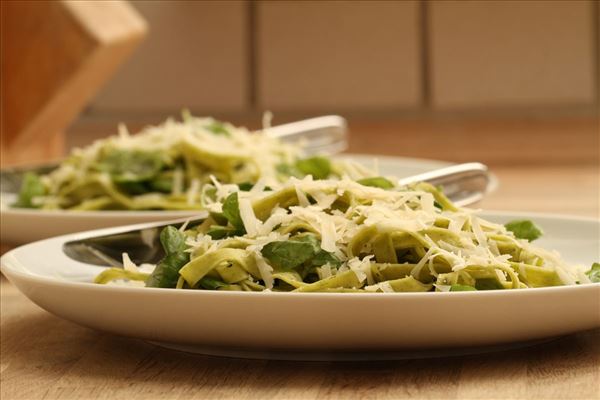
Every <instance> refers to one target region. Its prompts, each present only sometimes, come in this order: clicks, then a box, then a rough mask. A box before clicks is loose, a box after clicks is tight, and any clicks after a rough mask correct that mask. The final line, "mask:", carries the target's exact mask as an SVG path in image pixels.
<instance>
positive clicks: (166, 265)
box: [146, 252, 190, 288]
mask: <svg viewBox="0 0 600 400" xmlns="http://www.w3.org/2000/svg"><path fill="white" fill-rule="evenodd" d="M189 261H190V255H189V253H184V252H177V253H172V254H167V256H166V257H165V258H163V259H162V260H161V261H160V262H159V263H158V264H157V265H156V268H154V271H152V274H151V275H150V277H149V278H148V279H147V280H146V286H148V287H159V288H174V287H175V286H176V285H177V281H178V280H179V270H180V269H181V268H182V267H183V266H184V265H185V264H187V263H188V262H189Z"/></svg>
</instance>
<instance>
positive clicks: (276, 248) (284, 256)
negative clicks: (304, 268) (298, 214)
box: [261, 240, 314, 270]
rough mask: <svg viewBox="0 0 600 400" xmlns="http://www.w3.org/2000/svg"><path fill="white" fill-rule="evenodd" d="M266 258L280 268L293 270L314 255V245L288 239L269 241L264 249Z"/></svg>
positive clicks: (263, 253)
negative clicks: (284, 240) (285, 240)
mask: <svg viewBox="0 0 600 400" xmlns="http://www.w3.org/2000/svg"><path fill="white" fill-rule="evenodd" d="M261 253H262V255H263V257H264V258H266V259H267V260H269V263H270V264H271V265H272V266H273V267H275V268H278V269H283V270H291V269H294V268H296V267H298V266H300V265H302V264H303V263H305V262H306V261H308V260H310V259H311V258H312V257H313V256H314V247H313V246H312V244H311V243H306V242H297V241H292V240H290V241H287V242H271V243H267V244H266V245H265V246H264V247H263V249H262V251H261Z"/></svg>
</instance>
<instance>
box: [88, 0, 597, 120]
mask: <svg viewBox="0 0 600 400" xmlns="http://www.w3.org/2000/svg"><path fill="white" fill-rule="evenodd" d="M131 4H132V5H133V6H134V7H135V8H136V9H137V10H138V11H139V12H140V14H141V15H142V16H143V17H144V18H145V19H146V20H147V21H148V24H149V26H150V30H149V34H148V37H147V39H146V40H145V41H144V42H143V43H142V44H141V45H140V47H139V48H138V49H137V50H136V51H135V53H134V54H133V56H132V58H131V59H130V61H129V62H128V63H126V65H124V66H123V67H122V68H121V69H120V70H119V71H118V73H117V74H116V75H115V77H114V79H112V80H111V81H110V82H109V83H108V84H107V85H106V87H105V88H104V89H103V90H102V91H101V92H100V93H99V95H98V96H97V97H96V98H95V99H94V100H93V101H92V103H91V104H90V105H89V107H88V109H87V111H86V113H85V116H84V117H89V118H92V117H96V118H107V119H114V120H119V119H122V118H133V117H139V118H143V117H147V116H152V117H158V116H159V115H162V116H165V115H170V114H173V113H177V112H178V110H180V109H181V108H182V107H189V108H190V109H192V110H193V111H195V112H197V113H201V114H215V115H222V116H224V117H229V118H242V117H248V116H255V115H256V113H257V112H258V113H262V111H263V110H265V109H269V110H271V111H273V112H274V113H275V115H276V116H278V115H282V116H286V117H287V116H288V115H295V116H304V115H308V114H311V115H312V114H315V113H317V114H318V113H334V112H335V113H343V114H345V115H347V116H364V117H414V116H423V115H430V114H438V113H442V114H448V113H465V112H468V113H474V112H491V111H494V112H499V111H505V112H506V111H512V112H514V113H517V114H520V115H531V114H533V113H538V112H547V113H556V112H572V111H593V109H594V108H595V107H594V106H596V105H597V97H598V82H597V79H596V78H597V75H598V66H597V53H598V51H597V50H598V45H599V44H598V34H597V32H598V27H597V22H598V7H597V6H598V3H597V2H592V1H539V0H535V1H423V2H419V1H315V2H311V1H307V2H304V1H251V2H244V1H222V2H211V1H168V2H167V1H132V2H131Z"/></svg>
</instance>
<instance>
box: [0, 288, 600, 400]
mask: <svg viewBox="0 0 600 400" xmlns="http://www.w3.org/2000/svg"><path fill="white" fill-rule="evenodd" d="M0 289H1V292H2V294H1V296H2V297H1V300H2V301H1V315H0V319H1V322H0V323H1V328H2V335H1V347H0V350H1V352H2V360H1V363H0V379H1V381H0V383H1V385H0V396H1V397H2V399H4V400H12V399H81V398H85V399H183V398H192V397H194V398H202V399H217V398H218V399H340V398H344V399H442V398H443V399H500V398H503V399H504V398H506V399H597V398H598V396H599V395H600V390H599V388H598V385H597V382H598V379H599V378H600V369H599V366H600V331H598V330H595V331H589V332H584V333H580V334H577V335H572V336H567V337H564V338H560V339H557V340H554V341H551V342H549V343H546V344H542V345H538V346H535V347H530V348H524V349H521V350H511V351H505V352H501V353H494V354H485V355H471V356H464V357H454V358H441V359H429V360H405V361H372V362H347V363H332V362H283V361H259V360H237V359H226V358H217V357H207V356H200V355H192V354H186V353H180V352H176V351H170V350H166V349H162V348H159V347H155V346H153V345H151V344H149V343H145V342H143V341H139V340H135V339H127V338H121V337H116V336H112V335H108V334H104V333H100V332H95V331H92V330H90V329H87V328H83V327H80V326H77V325H75V324H72V323H70V322H67V321H64V320H61V319H59V318H57V317H54V316H53V315H51V314H49V313H47V312H46V311H43V310H41V309H40V308H38V307H37V306H35V305H34V304H32V303H31V302H29V300H27V299H26V298H25V297H24V296H23V295H21V294H20V293H19V292H18V291H17V290H16V289H15V288H14V287H13V286H12V285H11V284H10V283H8V282H7V281H6V279H4V278H2V282H1V287H0Z"/></svg>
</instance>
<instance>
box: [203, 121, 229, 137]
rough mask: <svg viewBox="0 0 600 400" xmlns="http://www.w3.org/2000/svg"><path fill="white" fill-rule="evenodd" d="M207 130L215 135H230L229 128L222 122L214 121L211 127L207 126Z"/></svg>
mask: <svg viewBox="0 0 600 400" xmlns="http://www.w3.org/2000/svg"><path fill="white" fill-rule="evenodd" d="M205 128H206V129H208V130H209V131H211V132H212V133H214V134H215V135H225V136H229V135H230V133H229V131H228V130H227V128H225V124H224V123H222V122H221V121H213V122H212V123H210V124H209V125H206V126H205Z"/></svg>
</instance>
